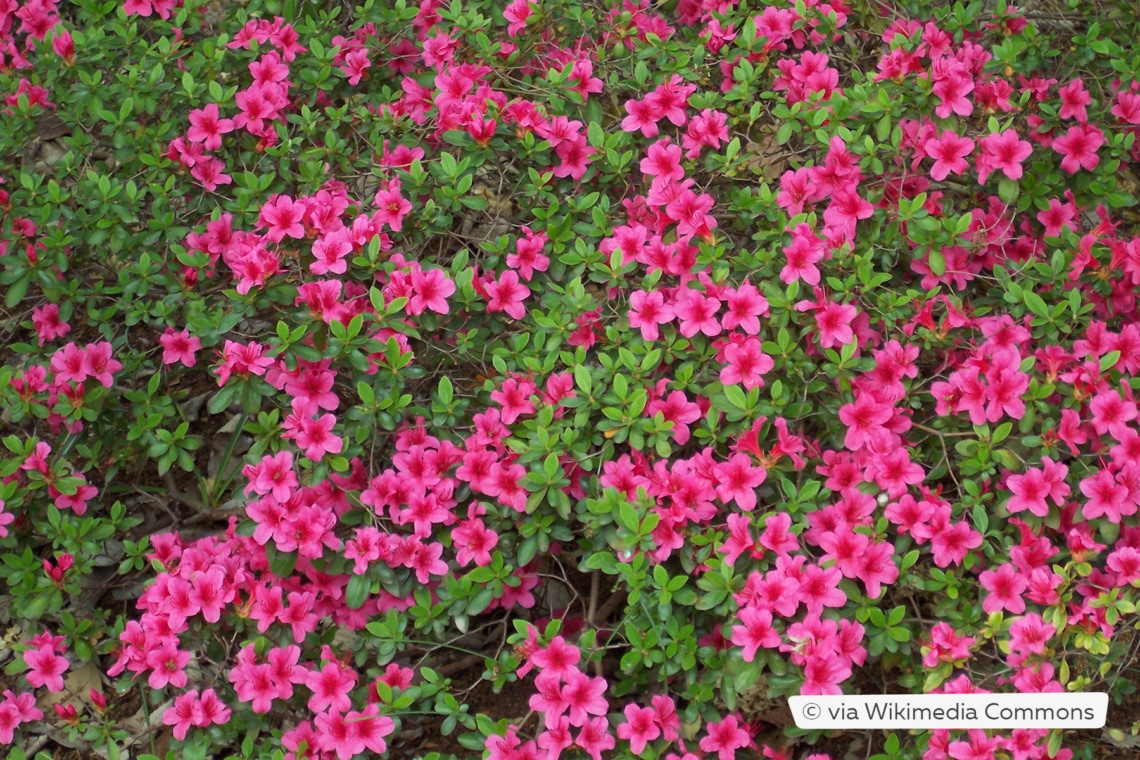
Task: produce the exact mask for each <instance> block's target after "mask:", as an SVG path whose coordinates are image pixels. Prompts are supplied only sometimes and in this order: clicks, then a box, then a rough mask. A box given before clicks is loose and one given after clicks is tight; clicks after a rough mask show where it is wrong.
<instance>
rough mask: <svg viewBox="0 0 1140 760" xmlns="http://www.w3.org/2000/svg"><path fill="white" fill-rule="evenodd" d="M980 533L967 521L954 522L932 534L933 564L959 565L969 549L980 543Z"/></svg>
mask: <svg viewBox="0 0 1140 760" xmlns="http://www.w3.org/2000/svg"><path fill="white" fill-rule="evenodd" d="M982 540H983V539H982V534H981V533H979V532H978V531H976V530H974V529H973V528H971V527H970V525H969V523H966V522H956V523H954V524H953V525H951V526H949V527H947V528H946V529H944V530H941V531H939V532H937V533H935V534H934V536H933V537H932V538H931V539H930V548H931V550H932V551H933V552H934V564H936V565H938V566H939V567H948V566H950V565H951V564H955V565H960V564H962V560H963V559H964V558H965V557H966V553H967V552H968V551H970V550H971V549H977V548H978V547H979V546H981V545H982Z"/></svg>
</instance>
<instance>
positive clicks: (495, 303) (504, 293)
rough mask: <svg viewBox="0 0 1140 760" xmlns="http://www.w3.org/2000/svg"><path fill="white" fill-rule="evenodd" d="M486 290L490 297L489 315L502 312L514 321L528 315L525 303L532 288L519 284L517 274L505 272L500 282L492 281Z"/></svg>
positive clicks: (486, 286) (488, 304) (500, 277)
mask: <svg viewBox="0 0 1140 760" xmlns="http://www.w3.org/2000/svg"><path fill="white" fill-rule="evenodd" d="M484 288H485V290H486V293H487V297H488V302H487V312H488V313H491V312H496V311H501V312H505V313H506V314H507V316H509V317H511V318H512V319H522V318H523V317H524V316H525V315H526V307H525V306H523V301H524V300H526V298H527V296H529V295H530V288H528V287H527V286H526V285H524V284H523V283H521V282H519V276H518V273H517V272H514V271H509V270H508V271H506V272H503V273H502V274H501V275H500V276H499V279H498V280H491V281H490V282H488V283H487V284H486V285H485V286H484Z"/></svg>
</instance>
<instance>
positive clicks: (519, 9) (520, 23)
mask: <svg viewBox="0 0 1140 760" xmlns="http://www.w3.org/2000/svg"><path fill="white" fill-rule="evenodd" d="M533 13H534V4H533V3H531V2H530V0H513V2H511V4H510V5H508V6H507V7H506V8H504V9H503V18H505V19H506V20H507V21H509V22H510V24H508V26H507V36H508V37H516V36H518V34H519V33H520V32H521V31H522V30H523V29H525V28H526V21H527V19H528V18H530V17H531V15H532V14H533Z"/></svg>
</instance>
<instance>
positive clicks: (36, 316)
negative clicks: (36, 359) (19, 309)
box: [32, 303, 71, 346]
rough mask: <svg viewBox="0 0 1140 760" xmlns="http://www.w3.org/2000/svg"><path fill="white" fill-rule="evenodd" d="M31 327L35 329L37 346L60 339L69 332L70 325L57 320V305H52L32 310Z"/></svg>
mask: <svg viewBox="0 0 1140 760" xmlns="http://www.w3.org/2000/svg"><path fill="white" fill-rule="evenodd" d="M32 326H33V327H35V328H36V335H37V337H38V338H39V344H40V345H41V346H42V345H43V344H44V343H46V342H47V341H49V340H55V339H56V338H62V337H64V336H65V335H67V334H68V333H69V332H71V325H69V324H67V322H64V321H63V320H61V319H60V318H59V305H58V304H54V303H49V304H44V305H43V306H42V307H41V306H36V307H35V308H33V309H32Z"/></svg>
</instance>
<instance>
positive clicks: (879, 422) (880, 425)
mask: <svg viewBox="0 0 1140 760" xmlns="http://www.w3.org/2000/svg"><path fill="white" fill-rule="evenodd" d="M893 416H894V410H893V409H892V408H891V407H890V406H889V405H887V404H883V403H881V402H879V401H878V400H877V399H876V398H875V397H874V395H872V394H871V393H860V394H859V398H857V399H855V403H853V404H844V405H843V406H841V407H840V408H839V421H840V422H842V423H843V424H844V425H846V426H847V435H846V437H845V438H844V441H843V445H844V446H845V447H846V448H847V450H848V451H858V450H859V449H862V448H863V447H865V446H873V445H874V444H875V442H876V441H878V440H879V439H880V438H882V437H883V436H884V435H885V434H886V432H887V430H886V428H885V427H884V426H885V425H886V423H887V422H889V421H890V419H891V418H892V417H893Z"/></svg>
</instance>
